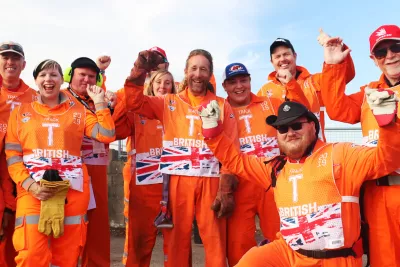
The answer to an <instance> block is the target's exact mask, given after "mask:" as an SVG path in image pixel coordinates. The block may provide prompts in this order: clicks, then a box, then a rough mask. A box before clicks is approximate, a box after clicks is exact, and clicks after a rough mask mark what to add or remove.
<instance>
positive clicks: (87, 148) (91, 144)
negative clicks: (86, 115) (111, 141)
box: [81, 136, 108, 165]
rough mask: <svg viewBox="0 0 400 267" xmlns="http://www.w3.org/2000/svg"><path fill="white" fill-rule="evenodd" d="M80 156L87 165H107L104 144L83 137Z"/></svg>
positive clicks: (106, 151)
mask: <svg viewBox="0 0 400 267" xmlns="http://www.w3.org/2000/svg"><path fill="white" fill-rule="evenodd" d="M81 151H82V152H81V156H82V158H83V161H84V162H85V163H86V164H89V165H108V149H106V146H105V144H103V143H100V142H97V141H95V140H93V139H90V138H88V137H86V136H85V137H83V140H82V147H81Z"/></svg>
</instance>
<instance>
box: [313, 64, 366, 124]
mask: <svg viewBox="0 0 400 267" xmlns="http://www.w3.org/2000/svg"><path fill="white" fill-rule="evenodd" d="M346 65H347V63H346V62H342V63H340V64H324V68H323V71H322V77H321V88H323V89H322V90H321V92H320V93H321V97H322V100H323V102H324V105H325V108H326V112H327V113H328V116H329V118H331V119H332V120H336V121H341V122H347V123H352V124H354V123H358V122H360V118H361V105H362V103H363V98H364V91H363V88H362V89H361V91H360V92H357V93H354V94H351V95H346V94H345V89H346V80H347V78H346V71H347V69H348V67H347V66H346Z"/></svg>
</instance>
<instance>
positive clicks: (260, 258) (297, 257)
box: [236, 233, 362, 267]
mask: <svg viewBox="0 0 400 267" xmlns="http://www.w3.org/2000/svg"><path fill="white" fill-rule="evenodd" d="M277 236H278V239H277V240H275V241H273V242H272V243H269V244H267V245H264V246H261V247H254V248H252V249H250V250H249V251H248V252H247V253H246V254H245V255H244V256H243V258H242V259H241V260H240V261H239V263H238V264H237V265H236V267H361V266H362V258H361V257H360V258H354V257H346V258H344V257H341V258H332V259H322V260H321V259H313V258H308V257H306V256H303V255H301V254H299V253H297V252H295V251H294V250H292V249H291V248H290V247H289V246H288V245H287V244H286V242H285V240H284V239H283V238H282V235H281V234H280V233H278V234H277Z"/></svg>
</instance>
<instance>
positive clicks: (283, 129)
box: [276, 121, 310, 134]
mask: <svg viewBox="0 0 400 267" xmlns="http://www.w3.org/2000/svg"><path fill="white" fill-rule="evenodd" d="M309 122H310V121H299V122H295V123H292V124H289V125H282V126H278V127H277V128H276V129H277V130H278V132H279V133H280V134H285V133H287V132H288V131H289V128H291V129H292V130H293V131H299V130H301V129H302V128H303V123H309Z"/></svg>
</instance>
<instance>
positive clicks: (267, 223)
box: [222, 63, 307, 266]
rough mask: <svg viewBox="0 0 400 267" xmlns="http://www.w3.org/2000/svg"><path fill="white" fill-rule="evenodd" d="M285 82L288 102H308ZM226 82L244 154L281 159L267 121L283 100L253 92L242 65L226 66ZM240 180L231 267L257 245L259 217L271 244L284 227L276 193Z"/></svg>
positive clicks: (231, 226)
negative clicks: (280, 219) (281, 225)
mask: <svg viewBox="0 0 400 267" xmlns="http://www.w3.org/2000/svg"><path fill="white" fill-rule="evenodd" d="M279 72H280V71H279ZM281 79H282V81H284V82H285V89H286V90H287V98H289V99H291V100H293V101H298V102H307V98H305V96H304V94H303V92H302V90H301V88H300V86H299V85H298V83H297V82H296V80H295V79H294V77H292V76H291V75H290V73H289V75H288V76H287V77H281ZM286 79H288V80H286ZM222 80H223V83H222V86H223V87H224V89H225V91H226V93H227V94H228V98H227V101H228V102H229V104H230V105H231V106H232V109H233V113H234V115H235V118H236V121H237V125H238V136H239V143H240V150H241V152H242V153H245V154H248V155H254V156H256V157H271V156H276V155H279V149H278V143H277V139H276V129H275V128H273V127H271V126H269V125H267V124H265V123H264V121H265V118H266V117H268V116H269V115H273V114H275V113H276V112H277V110H278V107H279V105H280V104H281V103H282V102H283V99H282V98H275V97H270V98H268V97H262V96H256V95H254V94H253V93H252V92H251V77H250V73H249V72H248V70H247V68H246V66H245V65H243V64H241V63H232V64H229V65H228V66H226V67H225V70H224V72H223V77H222ZM238 179H239V184H238V188H237V190H236V191H235V193H234V197H235V210H234V212H233V214H232V216H231V217H229V218H228V221H227V258H228V263H229V266H234V265H236V264H237V263H238V262H239V260H240V258H241V257H242V256H243V255H244V254H245V253H246V252H247V251H248V250H249V249H250V248H252V247H253V246H255V245H256V241H255V237H254V232H255V231H256V223H255V217H256V216H258V217H259V219H260V227H261V231H262V233H263V235H264V237H265V238H267V239H268V240H271V241H272V240H274V239H275V237H276V233H277V232H278V231H279V224H280V223H279V215H278V212H277V208H276V204H275V201H274V195H273V190H272V189H271V190H268V191H265V190H264V189H263V188H261V187H259V186H257V184H256V183H252V182H251V181H247V180H244V179H243V178H241V177H238Z"/></svg>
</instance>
